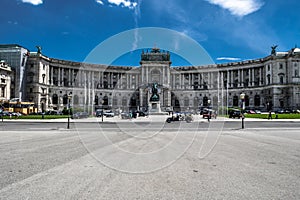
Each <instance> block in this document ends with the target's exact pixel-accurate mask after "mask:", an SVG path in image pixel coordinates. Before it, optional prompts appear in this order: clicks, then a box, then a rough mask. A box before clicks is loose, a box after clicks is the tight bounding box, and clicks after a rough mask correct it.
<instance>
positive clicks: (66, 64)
mask: <svg viewBox="0 0 300 200" xmlns="http://www.w3.org/2000/svg"><path fill="white" fill-rule="evenodd" d="M0 58H1V57H0ZM1 59H2V58H1ZM299 71H300V49H298V48H294V49H291V50H290V51H288V52H272V54H271V55H269V56H267V57H265V58H261V59H256V60H247V61H242V62H234V63H226V64H214V65H206V66H179V67H172V66H171V58H170V54H169V53H168V52H165V51H161V50H160V49H158V48H153V49H151V50H150V51H149V52H148V51H147V52H144V51H143V52H142V53H141V60H140V66H131V67H128V66H107V65H100V64H88V63H82V62H73V61H66V60H60V59H55V58H49V57H47V56H45V55H43V54H42V53H41V52H37V53H30V56H29V57H28V61H27V62H26V70H25V72H26V73H24V74H23V77H26V78H25V79H24V81H25V83H26V88H25V90H24V95H23V96H24V97H26V100H27V101H33V102H35V104H36V106H37V108H38V110H39V111H45V110H49V109H50V110H51V109H54V110H62V109H63V108H65V107H67V106H68V103H69V98H71V100H70V102H71V104H72V106H73V107H74V108H77V109H81V110H85V111H87V112H90V113H92V112H94V111H95V109H97V108H102V107H103V108H106V109H111V110H119V111H128V110H147V109H148V106H149V101H150V97H151V87H152V85H153V84H154V83H157V85H158V94H159V105H160V108H161V110H162V111H170V110H173V111H197V110H199V108H201V107H208V106H211V107H214V108H215V109H217V108H219V110H222V109H221V108H225V107H240V106H241V100H240V94H241V93H245V106H246V108H247V109H260V110H268V109H280V108H289V109H299V108H300V74H299Z"/></svg>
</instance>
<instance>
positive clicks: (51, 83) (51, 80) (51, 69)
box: [50, 65, 53, 85]
mask: <svg viewBox="0 0 300 200" xmlns="http://www.w3.org/2000/svg"><path fill="white" fill-rule="evenodd" d="M50 75H51V77H50V85H53V67H52V66H51V65H50Z"/></svg>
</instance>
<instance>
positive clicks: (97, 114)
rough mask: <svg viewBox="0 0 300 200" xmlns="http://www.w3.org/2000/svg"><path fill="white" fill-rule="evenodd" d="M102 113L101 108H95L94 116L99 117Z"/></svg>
mask: <svg viewBox="0 0 300 200" xmlns="http://www.w3.org/2000/svg"><path fill="white" fill-rule="evenodd" d="M102 113H103V110H96V114H95V115H96V117H101V116H102Z"/></svg>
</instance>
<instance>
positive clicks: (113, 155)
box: [0, 121, 300, 200]
mask: <svg viewBox="0 0 300 200" xmlns="http://www.w3.org/2000/svg"><path fill="white" fill-rule="evenodd" d="M245 125H246V129H243V130H241V129H240V121H230V122H224V123H221V122H211V123H207V122H205V121H203V122H200V123H196V122H194V123H179V122H176V123H171V124H165V123H163V122H152V123H146V122H134V123H132V122H128V121H127V122H124V123H123V122H122V123H103V124H102V123H83V122H81V123H79V122H78V123H72V124H71V129H70V130H67V129H66V123H64V122H51V123H41V122H17V121H13V122H6V123H4V124H1V125H0V126H1V127H0V130H1V131H0V199H5V200H6V199H300V126H299V123H298V122H281V121H277V122H276V121H272V122H271V121H270V122H269V121H262V122H247V123H246V124H245Z"/></svg>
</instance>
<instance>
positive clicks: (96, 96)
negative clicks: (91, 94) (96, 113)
mask: <svg viewBox="0 0 300 200" xmlns="http://www.w3.org/2000/svg"><path fill="white" fill-rule="evenodd" d="M95 105H96V106H97V105H99V97H98V95H97V94H96V95H95Z"/></svg>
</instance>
